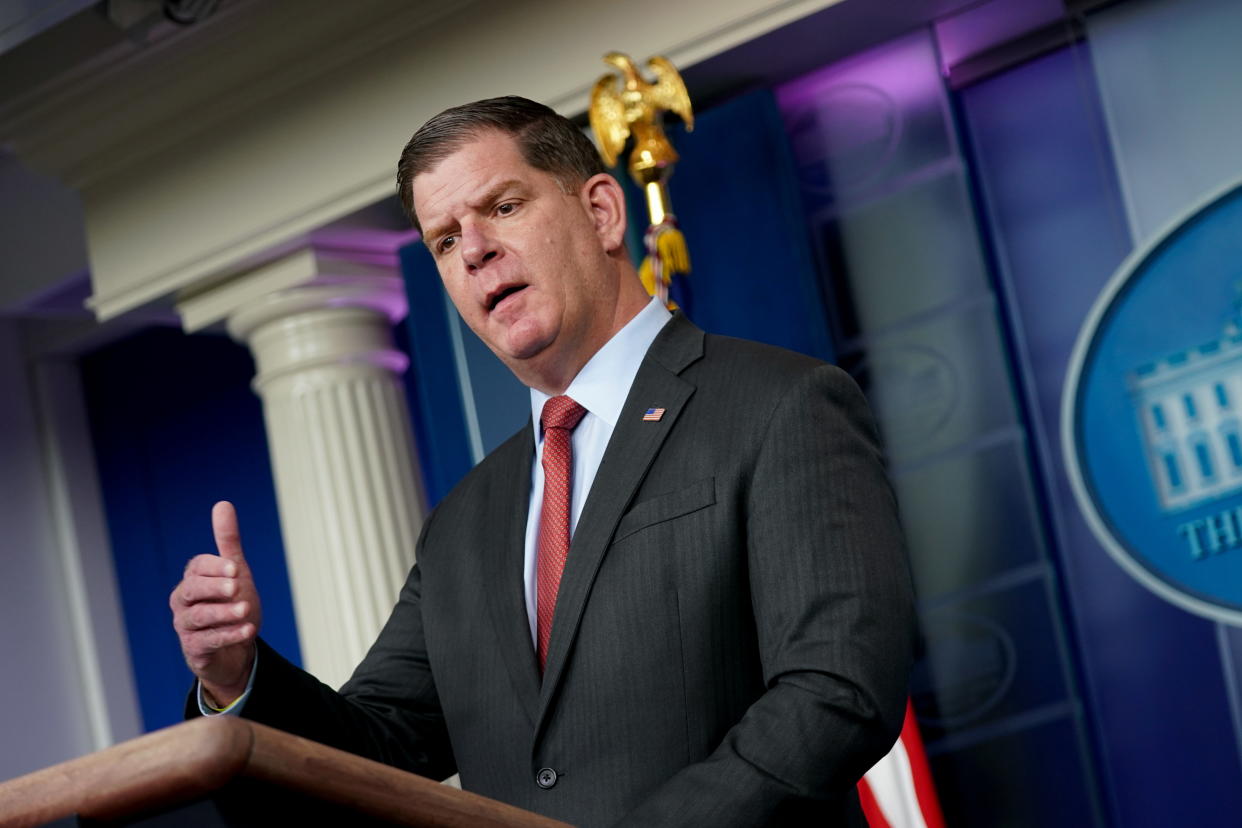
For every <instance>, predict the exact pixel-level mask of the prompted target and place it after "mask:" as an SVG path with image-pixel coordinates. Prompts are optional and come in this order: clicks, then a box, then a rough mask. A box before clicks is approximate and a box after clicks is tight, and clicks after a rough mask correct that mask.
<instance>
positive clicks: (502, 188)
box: [423, 178, 526, 247]
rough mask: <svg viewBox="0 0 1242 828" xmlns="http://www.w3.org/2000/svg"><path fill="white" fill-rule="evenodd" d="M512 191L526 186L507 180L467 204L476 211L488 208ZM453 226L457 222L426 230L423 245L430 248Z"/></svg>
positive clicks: (511, 179) (514, 180)
mask: <svg viewBox="0 0 1242 828" xmlns="http://www.w3.org/2000/svg"><path fill="white" fill-rule="evenodd" d="M511 189H518V190H522V191H525V189H526V185H524V184H523V183H522V182H521V181H519V180H518V179H516V178H506V179H505V180H504V181H498V182H497V183H495V184H494V185H492V186H491V187H489V188H487V189H486V190H484V191H483V193H482V194H481V195H478V196H475V197H474V198H472V199H470V200H469V201H468V202H466V203H467V204H468V205H469V206H470V207H472V208H475V209H477V208H479V207H486V206H488V205H489V204H491V203H492V202H494V201H495V200H496V199H498V198H500V197H501V195H503V194H504V193H505V192H506V191H507V190H511ZM453 224H455V222H454V223H451V224H445V225H440V226H436V227H433V228H431V229H430V230H424V231H423V244H425V245H427V246H429V247H430V242H431V240H432V239H435V238H438V237H439V236H441V235H443V234H444V233H446V232H447V231H448V230H450V229H452V226H453Z"/></svg>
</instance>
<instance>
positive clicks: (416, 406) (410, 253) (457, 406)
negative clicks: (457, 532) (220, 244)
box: [401, 242, 474, 506]
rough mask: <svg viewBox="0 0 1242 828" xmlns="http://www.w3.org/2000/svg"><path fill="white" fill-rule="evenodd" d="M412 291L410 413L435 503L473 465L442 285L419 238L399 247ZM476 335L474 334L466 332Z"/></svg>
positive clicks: (429, 493)
mask: <svg viewBox="0 0 1242 828" xmlns="http://www.w3.org/2000/svg"><path fill="white" fill-rule="evenodd" d="M401 271H402V273H403V274H404V276H405V291H406V295H407V296H408V297H409V302H410V315H409V316H408V317H407V318H406V331H407V333H408V334H409V349H410V370H409V372H408V373H407V374H406V383H407V387H408V388H412V390H413V393H412V394H411V395H410V396H411V402H412V405H411V406H410V408H411V412H410V413H411V416H412V417H413V419H414V438H415V441H416V442H417V444H418V459H419V465H420V466H421V467H422V472H423V486H424V490H425V491H426V493H427V502H428V504H429V505H431V506H435V505H436V504H437V503H439V502H440V499H441V498H443V497H444V496H445V495H446V494H448V493H449V490H450V489H452V488H453V486H454V485H456V484H457V481H458V480H460V479H461V478H462V477H463V476H464V475H465V474H466V472H468V471H470V467H471V466H473V465H474V463H473V461H472V459H471V455H470V438H469V436H468V434H467V431H466V419H465V415H464V413H463V410H462V395H461V386H460V385H459V384H458V382H457V368H456V366H455V365H454V362H453V347H452V344H451V342H450V331H449V317H448V316H447V311H446V304H445V296H444V288H443V287H442V286H441V284H440V274H439V273H437V272H436V266H435V262H433V261H432V259H431V254H430V253H429V252H428V251H427V248H426V247H424V246H423V244H422V243H421V242H419V243H417V244H411V245H408V246H407V247H405V248H403V249H402V250H401ZM468 335H470V336H473V334H468Z"/></svg>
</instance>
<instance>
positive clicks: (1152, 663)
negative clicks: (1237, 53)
mask: <svg viewBox="0 0 1242 828" xmlns="http://www.w3.org/2000/svg"><path fill="white" fill-rule="evenodd" d="M1088 68H1089V57H1088V56H1087V55H1086V54H1085V52H1083V51H1077V52H1075V51H1071V50H1063V51H1060V52H1056V53H1053V54H1051V55H1049V56H1046V57H1044V58H1041V59H1039V60H1037V61H1033V62H1031V63H1029V64H1027V65H1025V66H1022V67H1020V68H1018V69H1015V70H1012V71H1010V72H1007V73H1005V74H1003V75H1000V76H997V77H995V78H992V79H990V80H987V81H985V82H983V83H980V84H978V85H977V86H974V87H972V88H970V89H968V90H966V91H964V92H963V93H962V97H961V102H962V106H963V112H964V114H965V117H966V120H967V122H968V124H969V126H970V131H971V137H972V140H973V144H974V150H975V159H974V160H975V163H976V169H977V174H978V177H979V181H980V185H981V188H982V191H983V193H984V195H985V198H986V203H987V216H988V220H989V229H990V230H991V232H992V234H993V235H994V237H995V239H996V242H997V243H996V249H997V255H998V260H999V262H1000V265H1001V272H1002V274H1003V277H1004V278H1003V288H1004V290H1003V297H1004V300H1005V302H1006V305H1007V312H1008V314H1009V316H1010V318H1011V319H1013V320H1014V322H1015V342H1016V343H1017V344H1018V347H1019V348H1020V350H1021V352H1022V360H1021V362H1022V364H1023V367H1024V369H1025V370H1026V372H1027V375H1026V377H1025V380H1026V387H1027V390H1028V393H1029V395H1030V396H1031V398H1032V403H1033V406H1034V408H1035V416H1034V418H1033V426H1034V429H1033V430H1034V432H1035V433H1036V435H1037V436H1038V437H1039V439H1040V444H1041V452H1040V453H1041V456H1042V458H1043V460H1044V462H1045V463H1046V476H1047V480H1048V481H1049V483H1048V486H1049V489H1050V491H1049V493H1048V501H1049V503H1050V504H1051V508H1052V510H1053V515H1054V518H1055V522H1056V525H1057V528H1058V539H1059V541H1060V565H1061V567H1062V569H1063V572H1064V576H1065V580H1066V584H1067V587H1068V595H1069V600H1070V611H1071V615H1072V617H1073V619H1074V625H1075V628H1076V633H1077V635H1076V641H1077V643H1078V645H1079V658H1080V663H1081V666H1082V669H1083V674H1084V676H1085V679H1086V688H1085V689H1086V690H1087V693H1086V699H1087V701H1088V704H1089V714H1090V715H1089V721H1090V722H1091V724H1092V727H1093V731H1094V734H1095V736H1096V739H1097V743H1098V749H1099V754H1100V757H1101V760H1102V761H1101V766H1102V767H1101V770H1102V771H1103V774H1102V780H1103V781H1104V782H1105V783H1106V785H1107V788H1108V790H1107V793H1108V799H1109V804H1110V807H1111V808H1112V810H1113V812H1114V814H1113V817H1114V821H1115V822H1116V823H1117V824H1120V825H1126V826H1153V828H1154V826H1165V825H1213V826H1215V825H1221V826H1224V825H1230V824H1236V822H1237V814H1238V813H1242V786H1239V785H1238V784H1237V780H1238V779H1239V777H1240V776H1242V767H1240V765H1239V759H1238V745H1237V744H1236V740H1235V738H1234V728H1233V723H1232V720H1231V717H1230V713H1229V700H1228V695H1227V686H1226V678H1225V676H1224V675H1223V674H1222V670H1221V662H1220V653H1219V649H1218V645H1217V640H1216V630H1215V627H1214V625H1213V624H1211V623H1209V622H1207V621H1204V620H1202V619H1199V618H1196V617H1194V616H1191V615H1189V614H1187V613H1186V612H1184V611H1182V610H1180V609H1177V608H1175V607H1173V606H1172V605H1170V604H1168V603H1166V602H1164V601H1161V600H1159V599H1158V598H1156V597H1154V596H1153V595H1152V594H1151V593H1149V592H1148V591H1147V590H1145V589H1144V588H1142V587H1141V586H1139V585H1138V584H1137V583H1136V582H1135V581H1134V580H1133V579H1132V578H1131V577H1130V576H1129V575H1127V574H1125V573H1124V572H1123V571H1122V570H1121V569H1120V568H1119V567H1118V566H1117V564H1116V563H1114V562H1113V560H1112V559H1111V558H1110V557H1109V556H1108V555H1107V554H1106V553H1105V552H1104V551H1103V550H1102V549H1101V548H1100V547H1099V545H1098V543H1097V542H1096V541H1095V539H1094V537H1093V536H1092V534H1091V532H1090V530H1089V529H1088V527H1087V525H1086V524H1085V522H1084V521H1083V519H1082V516H1081V512H1080V511H1079V509H1078V506H1077V503H1076V501H1075V499H1074V497H1073V493H1072V492H1071V491H1070V488H1069V484H1068V480H1067V478H1066V475H1065V470H1064V465H1063V462H1062V453H1061V445H1060V408H1061V389H1062V385H1063V383H1064V377H1065V371H1066V368H1067V366H1068V363H1069V355H1070V352H1071V349H1072V347H1073V345H1074V341H1075V339H1076V337H1077V334H1078V330H1079V328H1080V327H1081V325H1082V323H1083V321H1084V319H1085V317H1086V315H1087V312H1088V310H1089V309H1090V307H1091V305H1092V303H1093V302H1094V300H1095V298H1096V296H1097V295H1098V293H1099V291H1100V290H1101V288H1102V287H1103V286H1104V284H1105V282H1106V281H1107V279H1108V277H1109V276H1110V275H1111V273H1112V272H1113V270H1114V269H1115V268H1116V267H1117V266H1118V265H1119V264H1120V262H1121V260H1122V259H1123V258H1124V256H1125V255H1126V253H1128V252H1129V248H1130V239H1129V236H1128V233H1127V231H1126V230H1125V222H1124V212H1123V209H1122V204H1121V198H1120V194H1119V190H1118V185H1117V182H1116V180H1115V177H1114V173H1113V169H1112V166H1111V164H1112V162H1111V159H1110V157H1109V156H1108V154H1107V153H1108V142H1107V136H1106V131H1105V127H1104V124H1103V119H1102V117H1101V114H1100V108H1099V102H1098V100H1097V98H1096V93H1095V89H1094V79H1093V78H1092V77H1091V75H1090V74H1089V72H1088V71H1087V69H1088ZM1179 757H1193V761H1180V760H1179ZM1048 824H1057V823H1056V822H1050V823H1048Z"/></svg>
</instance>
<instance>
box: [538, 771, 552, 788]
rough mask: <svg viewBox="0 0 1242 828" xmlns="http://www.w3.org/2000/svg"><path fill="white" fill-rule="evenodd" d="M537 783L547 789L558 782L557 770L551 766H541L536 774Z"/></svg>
mask: <svg viewBox="0 0 1242 828" xmlns="http://www.w3.org/2000/svg"><path fill="white" fill-rule="evenodd" d="M535 784H536V785H538V786H539V787H541V788H544V789H545V790H546V789H547V788H550V787H552V786H553V785H555V784H556V771H554V770H552V769H551V768H540V769H539V772H538V773H536V774H535Z"/></svg>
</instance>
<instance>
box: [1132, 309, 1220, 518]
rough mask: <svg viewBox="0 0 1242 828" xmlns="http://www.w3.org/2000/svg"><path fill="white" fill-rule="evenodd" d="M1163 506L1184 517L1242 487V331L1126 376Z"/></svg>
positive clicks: (1172, 356)
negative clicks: (1194, 508) (1241, 427)
mask: <svg viewBox="0 0 1242 828" xmlns="http://www.w3.org/2000/svg"><path fill="white" fill-rule="evenodd" d="M1128 380H1129V386H1130V393H1131V398H1132V400H1133V402H1134V406H1135V408H1136V409H1137V411H1138V415H1139V422H1140V424H1141V431H1142V435H1143V444H1144V448H1145V449H1146V452H1147V460H1148V468H1149V469H1150V470H1151V474H1152V478H1153V480H1154V481H1155V487H1156V493H1157V495H1158V496H1159V499H1160V505H1161V507H1162V508H1163V509H1164V511H1166V512H1173V511H1179V510H1182V509H1186V508H1189V507H1191V506H1195V505H1197V504H1200V503H1203V502H1205V501H1208V500H1212V499H1215V498H1218V497H1221V496H1222V495H1225V494H1228V493H1231V492H1234V491H1236V490H1239V489H1242V437H1240V436H1239V419H1238V414H1239V410H1240V408H1242V328H1239V326H1238V324H1237V322H1236V321H1231V322H1230V323H1229V325H1228V326H1227V327H1226V328H1225V331H1224V334H1223V335H1222V336H1220V337H1219V338H1218V339H1215V340H1213V341H1211V342H1207V343H1205V344H1203V345H1200V346H1199V347H1197V348H1191V349H1189V350H1185V351H1179V352H1177V353H1173V354H1169V355H1168V356H1166V357H1164V358H1163V359H1160V360H1158V361H1156V362H1151V363H1147V364H1145V365H1141V366H1139V367H1138V368H1137V369H1135V370H1134V372H1133V373H1132V374H1131V375H1130V376H1129V378H1128Z"/></svg>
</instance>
